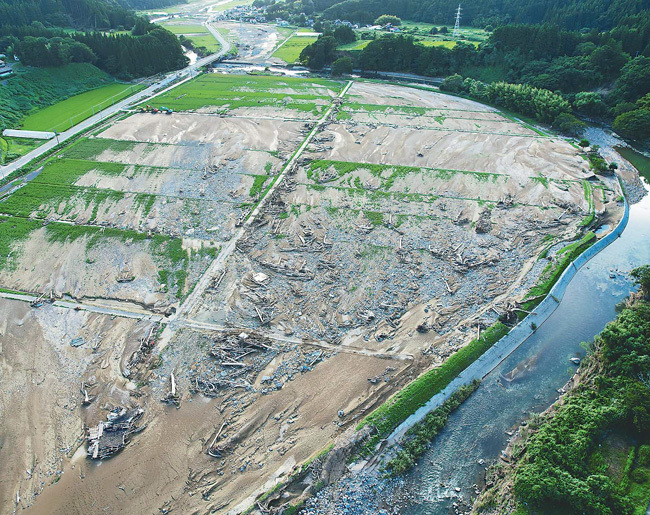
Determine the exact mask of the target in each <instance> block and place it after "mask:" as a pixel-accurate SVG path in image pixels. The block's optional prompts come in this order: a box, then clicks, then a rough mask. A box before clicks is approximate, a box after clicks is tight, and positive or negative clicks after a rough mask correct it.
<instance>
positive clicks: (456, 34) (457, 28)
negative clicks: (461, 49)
mask: <svg viewBox="0 0 650 515" xmlns="http://www.w3.org/2000/svg"><path fill="white" fill-rule="evenodd" d="M461 11H462V9H461V8H460V4H458V11H456V24H455V25H454V33H453V36H454V37H455V38H459V37H460V13H461Z"/></svg>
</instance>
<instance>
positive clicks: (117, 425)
mask: <svg viewBox="0 0 650 515" xmlns="http://www.w3.org/2000/svg"><path fill="white" fill-rule="evenodd" d="M143 414H144V410H143V409H142V408H133V409H128V408H125V407H122V406H118V407H116V408H115V409H113V410H112V411H111V412H110V413H109V414H108V415H107V416H106V422H104V421H102V422H100V423H99V424H98V425H97V426H95V427H91V428H89V429H88V438H87V439H88V456H89V457H90V458H92V459H94V460H95V459H99V460H103V459H106V458H110V457H111V456H112V455H113V454H115V453H117V452H119V451H120V450H122V449H123V448H124V447H125V446H126V444H128V443H129V440H130V437H131V435H133V434H135V433H139V432H140V431H142V430H143V429H144V428H145V427H146V426H137V425H136V423H137V422H138V421H139V420H140V419H141V418H142V415H143Z"/></svg>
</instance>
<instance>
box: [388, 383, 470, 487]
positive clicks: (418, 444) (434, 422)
mask: <svg viewBox="0 0 650 515" xmlns="http://www.w3.org/2000/svg"><path fill="white" fill-rule="evenodd" d="M479 384H480V382H479V381H473V382H471V383H470V384H468V385H464V386H461V387H460V388H459V389H458V390H456V391H455V392H454V393H453V394H452V395H451V397H449V399H447V400H446V401H445V402H444V403H443V404H442V406H440V407H439V408H436V409H435V410H433V411H432V412H431V413H429V414H428V415H427V416H426V417H425V418H424V420H423V421H422V422H420V423H418V424H416V425H414V426H413V427H411V428H410V429H409V430H408V431H407V432H406V435H405V436H404V439H403V440H402V441H401V442H400V446H401V449H400V450H399V451H398V452H397V454H396V455H395V456H394V457H393V458H391V459H390V460H389V461H388V463H386V465H385V467H384V469H385V471H386V473H387V475H389V476H398V475H400V474H403V473H404V472H406V471H407V470H409V469H410V468H411V467H413V465H415V463H416V462H417V460H418V459H419V458H420V457H421V456H422V455H423V454H424V453H425V452H426V450H427V448H428V447H429V444H430V442H431V441H432V440H433V439H434V438H435V437H436V436H437V435H438V433H439V432H440V431H441V430H442V428H443V427H445V424H446V423H447V420H448V419H449V415H451V413H452V411H454V410H455V409H457V408H458V407H459V406H460V405H461V404H462V403H463V402H465V401H466V400H467V398H468V397H469V396H470V395H472V393H473V392H474V391H476V389H477V388H478V387H479Z"/></svg>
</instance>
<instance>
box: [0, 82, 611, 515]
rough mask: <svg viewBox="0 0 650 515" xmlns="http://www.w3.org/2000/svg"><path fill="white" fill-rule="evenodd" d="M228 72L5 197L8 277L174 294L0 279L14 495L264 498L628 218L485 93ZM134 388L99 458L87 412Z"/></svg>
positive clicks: (173, 503) (555, 146)
mask: <svg viewBox="0 0 650 515" xmlns="http://www.w3.org/2000/svg"><path fill="white" fill-rule="evenodd" d="M219 77H220V76H219V75H217V74H210V75H209V76H206V75H204V76H201V77H200V78H199V79H196V80H195V81H190V82H188V83H186V84H185V85H183V86H180V87H179V88H177V89H175V90H172V91H171V92H169V93H168V94H167V95H166V98H165V99H161V100H160V102H161V103H164V104H166V105H169V106H170V107H172V108H173V109H174V110H175V111H176V112H174V113H173V114H172V115H164V114H150V113H132V114H130V115H129V116H128V117H125V118H124V119H121V120H119V121H115V122H113V123H110V124H108V125H107V126H105V127H103V128H102V129H101V130H100V131H97V132H96V133H95V134H92V135H90V136H89V137H87V138H84V139H81V140H79V141H78V142H76V143H74V144H73V145H71V146H69V147H68V148H66V149H65V150H64V151H63V152H62V153H60V154H59V155H56V156H54V157H53V158H52V159H51V160H50V161H49V162H48V163H46V164H45V166H44V168H43V170H42V171H40V173H39V174H38V175H37V176H36V177H35V178H34V179H33V180H31V181H30V182H27V183H25V184H24V185H23V186H22V187H20V188H18V189H16V190H15V191H13V192H11V194H10V195H7V196H6V197H4V198H2V199H0V215H1V216H0V236H1V238H0V286H2V287H3V288H8V289H13V290H20V291H25V292H42V291H50V290H54V291H55V293H57V294H61V295H63V294H67V295H68V296H70V297H74V298H76V299H79V300H88V301H90V300H92V301H93V302H95V303H101V302H113V303H115V302H116V301H129V302H130V303H131V304H126V303H125V302H120V305H123V306H128V305H131V306H135V305H137V306H138V309H140V313H141V312H142V310H144V311H145V313H153V312H154V311H163V312H166V313H167V315H168V316H166V317H165V318H163V320H162V322H161V323H160V324H159V325H154V323H153V321H151V320H147V317H146V316H145V317H144V319H142V320H139V319H129V318H121V317H115V316H113V317H111V316H107V315H101V314H97V313H95V314H92V313H88V312H86V311H83V310H82V311H80V312H76V311H74V310H69V309H66V308H63V307H55V306H51V305H45V306H44V307H41V308H30V307H29V305H28V304H26V303H23V302H19V301H16V300H0V310H2V314H3V317H1V318H0V343H1V344H2V352H0V360H2V361H1V363H2V369H1V371H2V374H3V375H2V378H3V380H2V382H3V385H7V386H6V387H5V388H3V391H2V393H1V394H0V402H1V403H2V404H0V410H1V411H0V415H1V416H0V420H2V422H0V424H1V425H0V431H1V433H0V442H2V445H0V458H3V456H4V458H3V459H2V461H3V463H8V464H9V465H8V469H7V470H8V471H9V472H7V473H5V474H3V478H2V483H0V502H1V503H2V506H3V510H2V512H3V513H4V512H8V513H9V512H11V511H13V509H14V507H15V506H18V507H20V508H25V507H30V508H29V511H31V512H35V513H62V514H63V513H66V514H67V513H80V512H88V513H90V512H95V511H98V510H100V509H101V510H102V511H103V512H129V513H151V512H157V511H159V510H166V511H177V512H179V513H194V512H196V513H205V512H210V513H240V512H242V511H244V510H246V509H247V508H249V507H250V506H252V505H255V506H257V505H256V504H255V503H256V500H260V499H259V497H258V496H259V495H260V494H262V493H263V492H264V491H266V490H268V489H270V488H271V487H273V486H274V485H276V484H278V483H281V482H282V481H285V480H286V479H287V478H288V477H289V476H291V475H292V474H294V473H295V472H297V471H298V470H300V467H301V466H302V464H303V463H304V462H306V461H309V460H311V459H313V458H316V457H317V456H318V455H319V453H320V452H321V451H323V450H324V449H327V448H329V446H331V445H332V444H333V443H334V442H335V441H336V439H337V438H340V437H341V435H342V433H343V432H344V431H346V430H352V429H353V428H354V427H356V425H357V424H358V422H359V420H360V419H361V418H362V417H363V416H364V415H366V414H368V413H370V412H371V411H372V410H373V409H374V408H375V407H376V406H378V405H379V404H380V403H381V402H382V401H383V400H385V399H386V398H388V396H390V395H391V394H392V393H394V392H395V391H396V390H397V389H399V388H400V387H401V386H403V385H404V384H406V383H407V382H409V381H410V380H412V379H414V378H415V377H417V375H419V374H420V373H421V372H422V371H424V370H426V369H428V368H430V367H431V366H435V365H436V364H439V363H441V362H442V361H443V360H444V359H445V358H446V357H447V356H449V355H450V354H451V353H452V352H453V351H454V350H456V349H458V348H460V347H461V346H462V345H464V344H465V343H467V342H468V341H469V340H471V339H472V338H473V337H474V336H475V335H476V332H477V328H485V327H487V326H489V325H490V324H491V323H492V322H494V321H495V320H496V318H497V316H498V314H500V313H504V312H506V311H508V310H509V309H511V307H512V306H513V305H514V303H515V302H516V301H520V300H522V299H523V297H524V295H525V294H526V293H527V291H528V290H529V288H530V287H531V286H532V285H533V284H534V283H535V282H536V281H537V279H538V278H539V276H540V273H541V272H542V270H543V269H545V268H547V267H549V266H550V267H552V265H553V263H554V261H555V260H556V259H557V257H558V254H557V252H558V251H559V249H561V248H562V247H563V246H564V245H565V244H566V243H568V242H569V241H571V240H573V239H574V238H575V237H576V236H577V235H579V234H580V233H581V232H584V231H585V230H586V229H587V228H589V227H591V226H594V225H598V224H600V223H602V221H607V222H611V221H612V220H616V219H617V218H618V217H619V216H620V207H619V206H618V205H617V202H616V198H617V197H618V195H619V192H618V190H615V189H614V188H616V185H615V183H614V182H611V181H610V182H607V183H602V182H600V181H599V180H598V179H597V178H595V177H594V176H593V175H592V174H591V173H590V172H589V171H588V170H587V164H586V161H585V160H584V159H583V158H582V157H581V155H580V154H579V150H578V149H577V148H576V147H574V146H572V145H571V144H569V143H568V142H566V141H564V140H563V139H560V138H557V137H553V136H550V135H547V134H545V133H543V132H541V131H540V130H538V129H537V128H534V127H530V126H528V125H526V124H523V123H521V122H519V121H518V120H515V119H511V118H508V117H505V116H503V115H502V114H500V113H499V112H497V111H496V110H494V109H492V108H489V107H486V106H483V105H481V104H477V103H475V102H471V101H467V100H463V99H459V98H454V97H448V96H445V95H441V94H439V93H436V92H433V91H426V90H423V89H422V88H418V89H416V88H409V87H406V86H396V85H388V84H381V83H376V82H355V83H354V84H352V86H351V87H350V88H349V89H348V90H347V91H346V93H345V95H344V96H343V97H342V98H336V97H337V95H338V94H339V93H340V92H341V91H342V88H343V87H344V86H345V83H335V82H332V81H322V80H315V79H306V80H299V79H290V80H289V79H286V80H285V78H278V77H270V78H269V77H263V78H259V77H251V76H240V78H239V79H238V78H237V76H230V75H228V76H225V75H224V76H221V77H222V78H221V79H220V78H219ZM220 80H221V81H223V82H220ZM233 85H234V86H233ZM118 278H119V279H121V280H120V281H118ZM124 279H128V280H124ZM111 305H113V304H111ZM170 307H173V308H174V310H170V309H168V308H170ZM3 324H4V325H3ZM76 338H82V340H83V344H82V345H81V346H79V347H76V346H73V345H72V342H73V341H75V342H78V340H75V339H76ZM26 349H30V350H31V349H33V350H34V351H35V352H32V353H29V352H27V350H26ZM52 369H54V370H55V373H52V374H49V373H48V371H50V370H52ZM172 376H173V387H172ZM5 378H6V381H5ZM172 393H173V395H172ZM88 394H89V395H90V397H91V400H90V401H89V402H85V403H84V398H85V397H86V396H87V395H88ZM162 400H166V401H170V404H169V405H168V404H163V403H161V402H160V401H162ZM82 403H83V404H84V405H83V406H82ZM118 405H119V406H126V407H130V408H133V407H142V408H143V409H144V410H145V414H144V417H143V421H144V424H143V425H144V426H146V428H145V429H144V430H143V431H142V432H141V433H139V434H135V435H134V436H133V437H132V441H131V443H129V444H128V445H127V446H126V449H125V450H123V451H122V452H120V453H119V454H117V455H116V456H114V457H112V458H110V459H108V460H106V461H104V462H101V463H100V464H98V463H97V462H96V461H92V460H90V459H87V458H86V457H85V455H86V450H85V449H86V447H85V428H87V427H92V426H95V425H97V424H98V423H99V421H101V420H106V416H107V414H108V412H109V410H110V409H112V408H113V407H114V406H118ZM176 405H178V407H176ZM9 413H11V416H7V414H9ZM32 427H33V429H31V428H32ZM24 428H27V429H24ZM348 436H349V435H346V436H345V438H347V437H348ZM3 453H4V454H3ZM334 454H335V456H338V455H337V454H336V453H334ZM318 459H319V460H320V459H321V458H318ZM319 463H320V462H319ZM344 467H345V457H344V456H342V455H341V456H340V457H339V459H338V460H337V459H334V460H331V461H328V462H327V466H324V469H323V471H322V474H324V475H322V476H321V477H330V475H331V477H334V476H335V475H336V474H337V471H338V472H340V471H341V470H342V469H343V468H344ZM25 471H27V474H26V473H25ZM310 481H311V483H310ZM315 481H316V478H309V477H308V478H306V479H305V480H304V483H302V484H297V485H296V486H295V487H293V488H292V489H290V490H289V491H287V492H286V493H285V494H282V495H284V497H281V496H280V494H278V495H277V498H276V497H274V496H273V495H271V496H270V497H266V498H264V499H262V500H261V501H260V502H261V505H262V506H269V507H278V506H281V505H282V504H284V503H286V502H290V501H291V499H292V497H298V496H300V495H301V494H302V493H303V491H305V489H307V488H308V487H309V486H310V485H311V486H312V487H313V486H314V484H313V483H314V482H315ZM50 485H52V486H50ZM321 486H322V485H321ZM307 491H308V492H309V491H311V490H307ZM17 492H18V496H17ZM37 492H38V495H34V494H35V493H37ZM5 508H6V509H5ZM258 508H259V507H257V508H256V509H258Z"/></svg>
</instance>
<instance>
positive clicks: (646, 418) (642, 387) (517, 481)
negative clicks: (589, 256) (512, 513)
mask: <svg viewBox="0 0 650 515" xmlns="http://www.w3.org/2000/svg"><path fill="white" fill-rule="evenodd" d="M632 275H633V276H635V277H636V279H637V281H638V282H639V283H641V284H642V289H643V291H644V292H645V300H641V299H639V300H637V301H636V302H634V303H633V304H632V305H630V306H627V307H625V308H624V309H623V311H622V312H621V313H620V315H619V316H618V317H617V319H616V320H615V321H614V322H611V323H610V324H608V325H607V327H606V328H605V329H604V330H603V331H602V333H601V334H600V335H599V336H597V337H596V338H595V339H594V342H593V344H592V346H591V354H590V356H589V357H588V358H587V359H586V360H585V361H583V364H582V365H581V379H580V381H579V382H578V383H577V386H576V387H574V388H573V389H572V390H571V391H570V393H569V394H567V396H566V397H565V399H564V400H563V402H562V403H561V404H559V405H558V406H557V407H556V408H555V409H554V410H553V411H552V412H551V414H550V415H547V416H544V417H541V418H540V419H534V420H532V421H531V422H530V424H529V427H528V428H527V429H526V430H525V431H526V432H527V433H528V434H527V437H525V438H524V440H523V441H522V442H520V443H519V444H516V446H515V448H514V449H513V455H515V456H518V462H517V465H516V466H515V468H514V473H512V472H510V473H509V474H508V476H507V478H506V481H503V479H504V478H503V475H501V481H497V485H496V488H494V489H488V491H487V492H486V494H485V495H484V496H483V497H482V499H481V501H480V505H479V507H480V510H479V512H481V511H490V512H492V511H493V510H494V509H495V508H496V509H497V510H498V511H500V510H499V508H504V506H505V504H506V503H507V502H508V501H507V500H506V499H505V498H503V497H501V495H502V494H503V493H504V492H505V491H506V490H510V489H509V487H506V488H505V489H501V488H499V486H500V484H501V485H504V484H506V483H509V482H512V483H513V484H514V489H513V490H514V496H515V499H514V500H515V502H516V504H517V506H518V510H517V512H516V513H529V512H530V513H535V512H537V511H541V512H543V513H566V514H581V513H600V514H613V515H631V514H633V513H641V514H645V512H646V508H647V506H648V502H649V501H650V445H649V444H650V303H648V300H650V297H649V295H650V267H649V266H645V267H641V268H639V269H636V270H635V271H633V273H632ZM510 495H512V494H511V493H508V494H506V497H508V496H510ZM511 507H512V505H511ZM503 511H505V510H503ZM500 512H501V511H500Z"/></svg>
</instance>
